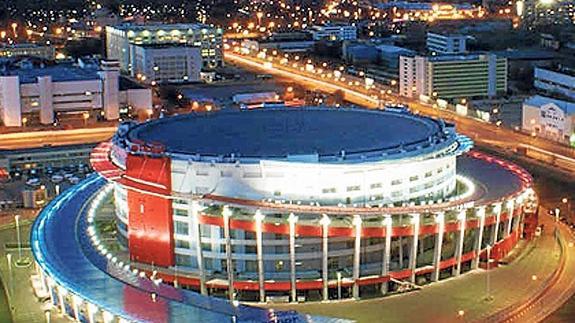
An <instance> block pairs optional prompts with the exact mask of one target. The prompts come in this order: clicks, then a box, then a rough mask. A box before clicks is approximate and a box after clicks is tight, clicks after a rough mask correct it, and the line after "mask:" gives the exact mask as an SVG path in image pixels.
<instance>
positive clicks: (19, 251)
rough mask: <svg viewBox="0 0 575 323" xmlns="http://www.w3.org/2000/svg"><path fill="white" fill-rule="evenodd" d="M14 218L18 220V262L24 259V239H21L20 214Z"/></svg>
mask: <svg viewBox="0 0 575 323" xmlns="http://www.w3.org/2000/svg"><path fill="white" fill-rule="evenodd" d="M14 220H15V221H16V239H17V240H18V260H16V261H17V262H20V261H22V241H21V240H20V215H18V214H16V215H15V216H14Z"/></svg>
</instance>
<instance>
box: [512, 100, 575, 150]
mask: <svg viewBox="0 0 575 323" xmlns="http://www.w3.org/2000/svg"><path fill="white" fill-rule="evenodd" d="M521 125H522V126H521V127H522V129H523V131H527V132H529V133H533V134H535V135H537V136H542V137H545V138H549V139H552V140H556V141H560V142H563V143H571V144H573V145H575V103H571V102H567V101H562V100H557V99H553V98H549V97H544V96H540V95H536V96H533V97H531V98H529V99H527V100H525V102H523V113H522V122H521Z"/></svg>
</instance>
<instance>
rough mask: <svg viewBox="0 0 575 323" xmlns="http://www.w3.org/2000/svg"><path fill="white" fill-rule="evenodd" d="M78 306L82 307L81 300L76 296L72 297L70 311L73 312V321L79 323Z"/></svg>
mask: <svg viewBox="0 0 575 323" xmlns="http://www.w3.org/2000/svg"><path fill="white" fill-rule="evenodd" d="M80 305H82V299H81V298H80V297H79V296H77V295H72V309H73V310H74V319H75V320H76V321H78V322H80Z"/></svg>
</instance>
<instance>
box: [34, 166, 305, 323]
mask: <svg viewBox="0 0 575 323" xmlns="http://www.w3.org/2000/svg"><path fill="white" fill-rule="evenodd" d="M106 183H107V181H106V180H105V179H104V178H102V177H100V176H98V175H92V176H90V177H89V178H87V179H86V180H84V181H83V182H81V183H80V184H78V185H76V186H74V187H73V188H71V189H69V190H67V191H66V192H64V193H62V194H61V195H60V196H59V197H58V198H56V199H55V200H53V201H52V202H51V203H50V204H49V205H48V206H47V207H46V208H45V209H44V210H43V211H42V212H41V213H40V215H39V216H38V219H37V220H36V222H35V223H34V225H33V228H32V233H31V243H32V250H33V254H34V257H35V258H36V262H37V263H38V265H39V267H40V268H41V269H42V271H43V272H44V274H45V275H46V276H48V277H49V278H50V279H51V280H53V282H54V284H55V285H56V286H57V287H54V288H55V289H58V292H59V293H62V290H61V289H63V290H64V291H65V293H64V294H66V293H72V294H73V295H75V296H77V297H79V298H80V299H81V300H82V302H87V303H89V304H92V305H95V306H96V307H97V308H98V310H99V311H102V312H107V313H109V314H112V315H114V316H117V317H120V318H123V319H126V320H129V321H139V322H184V321H187V322H200V321H206V322H231V321H237V322H268V321H269V320H270V317H269V312H268V311H267V310H262V309H259V308H255V307H249V306H244V305H239V306H234V305H232V304H231V303H229V302H227V301H225V300H222V299H217V298H213V297H206V296H202V295H200V294H197V293H193V292H190V291H186V290H179V289H176V288H173V287H171V286H169V285H165V284H159V285H156V284H153V283H152V282H151V281H150V280H149V279H147V278H141V277H139V276H136V275H132V274H131V273H130V272H128V273H124V276H125V277H124V280H125V281H120V280H118V279H116V278H114V277H112V276H110V275H109V274H108V273H107V272H105V271H102V270H101V269H100V268H98V267H102V265H103V266H104V268H106V267H107V269H108V270H113V269H114V268H112V265H111V263H109V262H108V261H107V260H106V259H105V258H104V259H101V258H102V256H101V255H100V254H99V253H98V252H96V251H95V250H93V249H92V248H91V246H89V245H88V244H89V242H88V238H87V235H86V230H83V224H82V218H83V216H84V215H85V213H86V212H87V210H86V208H85V205H86V201H89V200H90V199H91V197H92V196H93V195H94V194H95V193H96V192H98V191H99V190H100V189H101V188H102V187H103V186H104V184H106ZM84 222H85V221H84ZM84 226H85V224H84ZM98 257H100V258H98ZM152 293H155V294H156V295H157V297H156V299H155V300H154V299H153V297H152V296H151V295H152ZM59 296H60V295H59ZM66 307H68V304H66ZM88 307H89V306H88ZM277 314H280V313H277ZM287 315H288V316H290V317H294V316H297V315H295V314H294V313H287ZM297 317H298V320H297V321H305V319H304V317H303V316H297Z"/></svg>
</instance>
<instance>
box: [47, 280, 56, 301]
mask: <svg viewBox="0 0 575 323" xmlns="http://www.w3.org/2000/svg"><path fill="white" fill-rule="evenodd" d="M46 285H47V286H48V294H50V302H51V303H52V305H53V306H56V299H54V294H53V293H54V285H53V283H52V280H51V279H50V278H49V277H46Z"/></svg>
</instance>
